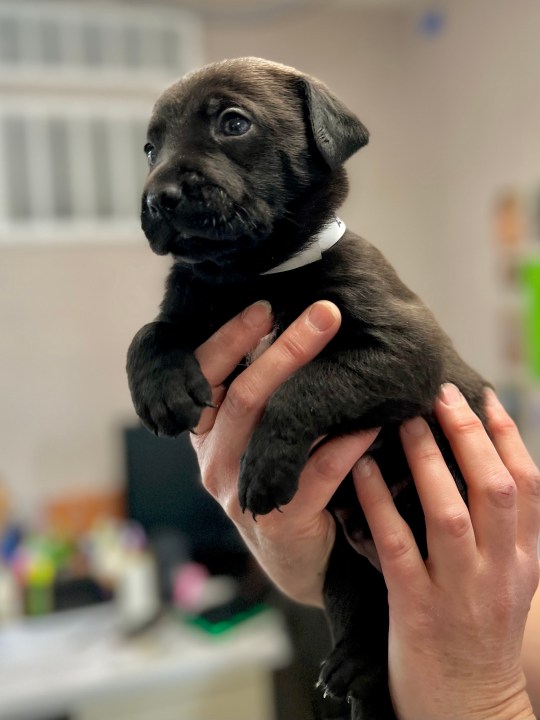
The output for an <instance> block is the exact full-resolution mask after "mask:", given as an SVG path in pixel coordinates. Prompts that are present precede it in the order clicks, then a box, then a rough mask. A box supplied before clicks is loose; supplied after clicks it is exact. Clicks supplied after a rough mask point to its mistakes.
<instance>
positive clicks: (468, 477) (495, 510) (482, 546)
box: [434, 384, 517, 560]
mask: <svg viewBox="0 0 540 720" xmlns="http://www.w3.org/2000/svg"><path fill="white" fill-rule="evenodd" d="M434 409H435V414H436V417H437V420H438V421H439V423H440V425H441V428H442V430H443V432H444V434H445V436H446V438H447V439H448V441H449V443H450V446H451V448H452V452H453V453H454V456H455V458H456V460H457V463H458V465H459V468H460V470H461V472H462V474H463V477H464V478H465V482H466V483H467V492H468V501H469V512H470V516H471V520H472V524H473V528H474V534H475V538H476V544H477V547H478V549H479V550H480V551H481V552H483V553H488V554H492V555H496V556H497V558H498V559H499V560H501V559H502V558H505V557H506V558H508V557H512V556H513V555H514V554H515V549H516V528H517V512H516V494H517V493H516V485H515V483H514V480H513V478H512V476H511V475H510V473H509V472H508V470H507V468H506V467H505V466H504V463H503V462H502V461H501V459H500V457H499V454H498V453H497V450H496V449H495V446H494V445H493V443H492V442H491V440H490V438H489V436H488V434H487V431H486V429H485V428H484V426H483V425H482V422H481V421H480V419H479V417H478V416H477V415H476V414H475V413H474V412H473V410H472V409H471V408H470V407H469V405H468V403H467V401H466V400H465V398H464V396H463V395H462V393H461V392H460V390H459V389H458V388H457V387H456V386H455V385H452V384H445V385H443V386H442V388H441V392H440V394H439V397H438V398H437V400H436V402H435V406H434Z"/></svg>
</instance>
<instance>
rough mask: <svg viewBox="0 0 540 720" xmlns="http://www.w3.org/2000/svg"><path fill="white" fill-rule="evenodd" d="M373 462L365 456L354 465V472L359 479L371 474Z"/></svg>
mask: <svg viewBox="0 0 540 720" xmlns="http://www.w3.org/2000/svg"><path fill="white" fill-rule="evenodd" d="M373 466H374V460H373V458H372V457H370V456H369V455H366V456H365V457H363V458H360V460H359V461H358V462H357V463H356V470H357V471H358V474H359V475H360V477H364V478H367V477H369V476H370V475H372V474H373Z"/></svg>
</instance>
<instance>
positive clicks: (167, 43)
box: [0, 0, 201, 244]
mask: <svg viewBox="0 0 540 720" xmlns="http://www.w3.org/2000/svg"><path fill="white" fill-rule="evenodd" d="M200 47H201V43H200V35H199V25H198V22H197V20H196V19H195V18H194V17H193V16H192V15H191V14H189V13H185V12H180V11H172V10H171V11H168V10H164V9H159V10H158V9H157V8H154V9H152V10H151V11H148V10H142V9H139V8H133V6H132V5H128V4H126V5H125V6H111V5H108V4H100V5H99V12H96V10H95V9H92V3H88V4H87V5H82V4H81V5H78V4H76V3H71V2H70V3H69V4H68V3H52V2H51V3H49V2H47V0H40V1H39V2H18V3H9V2H4V3H3V4H2V5H1V6H0V91H1V93H2V98H1V102H0V243H4V244H5V243H24V242H72V243H75V242H81V241H93V242H94V241H105V242H107V241H110V240H118V239H122V240H129V239H138V238H139V237H140V229H139V220H138V215H139V202H140V200H139V198H140V193H141V189H142V183H143V178H144V175H145V173H146V159H145V156H144V153H143V150H142V148H143V145H144V138H145V132H146V125H147V122H148V118H149V114H150V111H151V108H152V105H153V102H154V101H155V99H156V97H157V95H158V94H159V92H160V91H161V90H162V89H163V88H164V87H165V86H166V85H167V84H169V83H170V82H172V81H173V80H174V79H175V78H177V77H179V76H180V75H182V74H184V73H185V72H187V71H188V70H190V69H193V68H194V67H196V66H198V65H200V64H201V53H200Z"/></svg>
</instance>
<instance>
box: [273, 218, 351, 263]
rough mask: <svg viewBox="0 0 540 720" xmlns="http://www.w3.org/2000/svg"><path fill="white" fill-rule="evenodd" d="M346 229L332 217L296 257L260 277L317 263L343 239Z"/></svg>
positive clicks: (343, 224)
mask: <svg viewBox="0 0 540 720" xmlns="http://www.w3.org/2000/svg"><path fill="white" fill-rule="evenodd" d="M346 229H347V227H346V225H345V223H344V222H343V220H340V219H339V218H338V217H334V219H333V220H331V221H330V223H329V224H328V225H326V226H325V227H324V228H323V229H322V230H321V231H320V233H318V234H317V235H315V237H313V238H312V241H311V243H310V244H309V245H308V246H307V247H305V248H304V249H303V250H301V251H300V252H299V253H298V255H294V256H293V257H292V258H289V259H288V260H285V262H282V263H281V264H280V265H276V267H273V268H271V269H270V270H267V271H266V272H263V273H261V275H273V274H274V273H279V272H285V271H286V270H295V269H296V268H299V267H303V266H304V265H309V264H311V263H314V262H317V260H320V259H321V258H322V254H323V252H324V251H325V250H328V249H329V248H331V247H332V245H335V244H336V243H337V241H338V240H339V239H340V238H341V237H343V233H344V232H345V230H346Z"/></svg>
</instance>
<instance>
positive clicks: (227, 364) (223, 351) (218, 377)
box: [194, 300, 272, 434]
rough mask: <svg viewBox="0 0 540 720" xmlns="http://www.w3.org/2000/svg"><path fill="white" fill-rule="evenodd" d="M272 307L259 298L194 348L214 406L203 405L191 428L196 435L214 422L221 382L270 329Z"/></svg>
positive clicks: (221, 395)
mask: <svg viewBox="0 0 540 720" xmlns="http://www.w3.org/2000/svg"><path fill="white" fill-rule="evenodd" d="M271 327H272V308H271V306H270V303H269V302H267V301H266V300H259V301H258V302H256V303H254V304H253V305H250V306H249V307H248V308H246V309H245V310H244V311H243V312H241V313H240V314H238V315H236V316H235V317H233V318H232V319H231V320H229V321H228V322H227V323H225V325H223V326H222V327H220V328H219V330H217V331H216V332H215V333H214V334H213V335H212V336H211V337H209V338H208V340H206V341H205V342H204V343H203V344H202V345H200V346H199V347H198V348H197V349H196V350H195V357H196V358H197V360H198V361H199V365H200V366H201V371H202V373H203V375H204V376H205V378H206V379H207V380H208V382H209V384H210V387H211V388H212V402H213V404H214V405H215V406H216V407H215V408H206V409H205V410H204V411H203V413H202V415H201V419H200V421H199V423H198V425H197V427H196V428H195V431H194V432H195V433H196V434H202V433H205V432H207V431H208V430H209V429H210V428H211V427H212V426H213V424H214V420H215V417H216V412H217V407H219V405H220V404H221V402H222V400H223V397H224V395H225V389H224V388H223V385H222V383H223V382H224V381H225V380H226V379H227V378H228V377H229V375H230V374H231V373H232V371H233V370H234V369H235V368H236V367H237V365H238V364H239V363H240V362H241V361H242V359H243V358H244V357H245V356H246V355H247V354H248V353H249V352H250V350H253V348H254V347H255V345H256V344H257V342H258V341H259V340H260V339H261V338H263V337H264V336H265V335H266V334H267V333H269V332H270V330H271Z"/></svg>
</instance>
